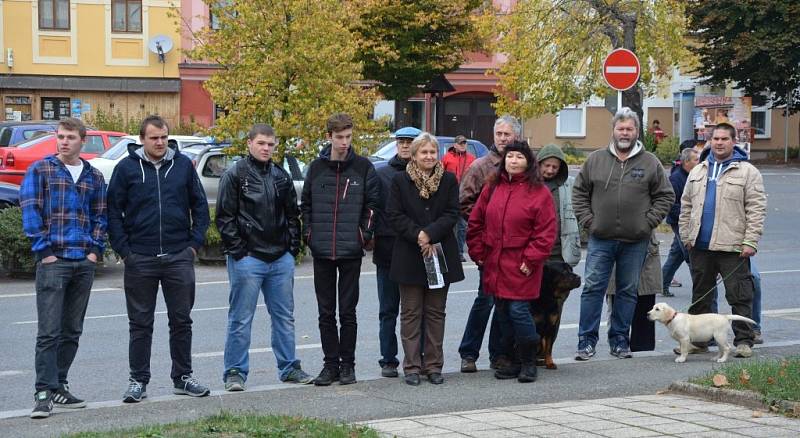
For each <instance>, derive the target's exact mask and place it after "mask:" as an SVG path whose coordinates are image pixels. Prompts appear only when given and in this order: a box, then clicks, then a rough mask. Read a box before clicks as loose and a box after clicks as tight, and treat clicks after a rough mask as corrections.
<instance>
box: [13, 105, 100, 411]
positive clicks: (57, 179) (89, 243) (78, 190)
mask: <svg viewBox="0 0 800 438" xmlns="http://www.w3.org/2000/svg"><path fill="white" fill-rule="evenodd" d="M85 138H86V127H85V126H84V125H83V122H81V121H80V120H78V119H73V118H67V119H63V120H61V122H60V123H59V124H58V128H57V130H56V139H57V143H56V144H57V153H56V154H55V155H49V156H47V157H45V158H43V159H41V160H39V161H37V162H36V163H34V164H33V165H31V166H30V168H28V171H27V173H26V174H25V179H24V180H23V181H22V187H21V188H20V203H21V205H22V225H23V228H24V230H25V234H26V235H27V236H28V238H30V239H31V243H32V244H31V249H32V250H33V252H34V253H35V254H36V260H37V263H36V311H37V314H38V321H39V322H38V324H39V328H38V334H37V335H36V359H35V364H36V393H35V395H34V400H35V405H34V408H33V412H31V418H46V417H49V416H50V413H51V411H52V410H53V405H54V404H55V406H57V407H60V408H82V407H85V406H86V402H85V401H83V400H81V399H79V398H77V397H75V396H73V395H72V394H70V392H69V385H68V383H67V373H68V372H69V367H70V365H72V360H73V359H75V353H77V351H78V339H79V338H80V336H81V332H82V331H83V318H84V316H85V315H86V306H87V305H88V303H89V292H90V290H91V288H92V282H93V281H94V272H95V266H96V263H97V261H98V260H99V259H100V257H102V254H103V248H104V244H105V236H106V225H107V218H106V188H105V182H104V181H103V174H102V173H100V171H98V170H97V169H95V168H93V167H92V166H91V165H90V164H89V163H88V162H87V161H86V160H84V159H82V158H81V157H80V153H81V148H82V147H83V142H84V140H85Z"/></svg>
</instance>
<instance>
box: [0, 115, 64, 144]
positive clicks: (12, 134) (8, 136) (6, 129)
mask: <svg viewBox="0 0 800 438" xmlns="http://www.w3.org/2000/svg"><path fill="white" fill-rule="evenodd" d="M57 127H58V120H28V121H25V122H0V147H6V146H14V145H16V144H17V143H22V142H23V141H26V140H30V139H31V138H33V137H36V136H38V135H40V134H47V133H49V132H55V131H56V128H57Z"/></svg>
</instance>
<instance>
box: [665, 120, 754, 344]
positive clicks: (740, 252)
mask: <svg viewBox="0 0 800 438" xmlns="http://www.w3.org/2000/svg"><path fill="white" fill-rule="evenodd" d="M735 141H736V129H735V128H734V127H733V126H732V125H730V124H727V123H720V124H718V125H717V126H716V127H715V128H714V131H713V133H712V137H711V148H710V153H708V158H707V159H706V157H705V156H701V162H700V164H698V165H697V166H696V167H695V168H694V169H692V171H691V173H689V177H688V180H687V182H686V188H685V189H684V191H683V196H682V197H681V214H680V218H679V219H678V227H679V229H680V235H681V241H682V242H683V244H684V245H686V249H687V250H688V251H689V257H690V259H691V263H690V267H691V272H692V302H693V303H694V305H692V306H691V307H690V308H689V313H691V314H701V313H708V312H710V311H711V302H712V300H713V295H712V293H711V292H709V291H710V290H713V289H714V285H715V283H716V279H717V275H718V274H719V275H722V278H723V281H724V283H725V298H726V299H727V300H728V304H730V306H731V308H732V310H733V314H734V315H741V316H745V317H748V318H751V317H752V310H753V308H752V306H753V287H754V286H753V277H752V276H751V273H750V257H752V256H753V255H755V253H756V251H757V250H758V241H759V239H760V238H761V234H762V232H763V229H764V217H765V216H766V208H767V197H766V194H765V193H764V182H763V180H762V178H761V173H760V172H759V171H758V169H756V168H755V166H753V165H752V164H750V163H748V162H747V154H746V153H745V152H744V151H743V150H741V149H740V148H738V147H737V146H735V145H734V144H735ZM704 155H705V153H704ZM733 333H734V341H733V343H734V345H736V356H737V357H750V356H752V354H753V353H752V346H753V329H752V327H750V326H749V325H748V324H747V323H745V322H738V321H737V322H734V323H733ZM696 347H697V348H704V347H705V346H704V345H701V344H699V343H698V344H696Z"/></svg>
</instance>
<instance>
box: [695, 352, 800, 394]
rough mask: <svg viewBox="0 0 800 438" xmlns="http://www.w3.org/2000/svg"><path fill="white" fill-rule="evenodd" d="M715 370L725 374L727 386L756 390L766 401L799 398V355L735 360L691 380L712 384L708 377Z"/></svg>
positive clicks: (712, 375) (707, 384)
mask: <svg viewBox="0 0 800 438" xmlns="http://www.w3.org/2000/svg"><path fill="white" fill-rule="evenodd" d="M715 374H724V375H725V377H727V378H728V382H729V383H730V385H729V386H726V388H730V389H737V390H746V391H754V392H757V393H759V394H761V395H763V396H764V401H766V402H767V403H768V404H772V403H773V402H775V401H778V400H788V401H795V402H796V401H800V356H790V357H788V358H786V359H756V360H752V361H742V362H734V363H730V364H726V365H724V366H722V367H720V368H718V369H716V370H714V371H711V372H709V373H708V374H706V375H704V376H701V377H696V378H694V379H691V380H690V382H691V383H696V384H698V385H703V386H713V383H712V382H711V379H712V378H713V377H714V375H715Z"/></svg>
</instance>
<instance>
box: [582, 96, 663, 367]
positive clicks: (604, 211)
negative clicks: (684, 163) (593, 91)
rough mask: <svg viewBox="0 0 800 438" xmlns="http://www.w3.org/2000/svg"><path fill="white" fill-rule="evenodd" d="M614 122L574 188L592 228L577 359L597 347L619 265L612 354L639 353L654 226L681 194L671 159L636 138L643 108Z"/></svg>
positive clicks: (624, 113)
mask: <svg viewBox="0 0 800 438" xmlns="http://www.w3.org/2000/svg"><path fill="white" fill-rule="evenodd" d="M612 126H613V131H612V132H613V137H612V141H611V144H609V146H608V147H607V148H604V149H600V150H597V151H595V152H593V153H592V154H591V155H589V158H588V159H587V160H586V162H585V163H584V164H583V167H582V168H581V171H580V173H579V174H578V177H577V178H576V179H575V185H574V186H573V189H572V205H573V207H574V209H575V216H576V217H577V218H578V222H579V223H580V224H581V225H582V226H584V227H586V228H588V230H589V248H588V251H587V253H586V271H585V273H584V287H583V293H582V294H581V316H580V322H579V324H578V326H579V329H578V351H577V353H576V355H575V360H589V358H591V357H592V356H594V354H595V345H596V344H597V339H598V337H599V336H598V332H599V329H600V317H601V315H602V312H603V297H604V296H605V293H606V288H607V287H608V282H609V277H610V275H611V270H612V269H613V268H614V265H616V266H617V270H616V284H617V288H616V299H615V300H614V305H613V309H612V312H611V322H610V326H609V329H608V343H609V347H610V348H611V354H612V355H613V356H616V357H619V358H629V357H632V356H631V351H630V339H629V332H630V325H631V320H632V318H633V313H634V310H635V308H636V300H637V290H638V289H639V275H640V274H641V270H642V266H643V264H644V259H645V256H646V255H647V245H648V243H649V241H650V233H651V231H652V230H653V228H655V227H656V226H658V224H659V223H661V221H662V220H663V219H664V217H665V216H666V215H667V212H669V209H670V207H671V206H672V202H673V201H674V199H675V194H674V193H673V191H672V186H671V185H670V183H669V180H667V176H666V174H665V172H664V167H663V166H662V165H661V163H660V162H659V161H658V158H656V156H655V155H653V154H652V153H650V152H647V151H645V150H644V146H643V145H642V143H641V142H639V141H638V140H637V138H638V137H639V129H640V124H639V117H638V116H637V115H636V113H634V112H633V111H631V110H630V108H627V107H624V108H622V109H620V110H619V111H618V112H617V114H616V115H615V116H614V118H613V120H612Z"/></svg>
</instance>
